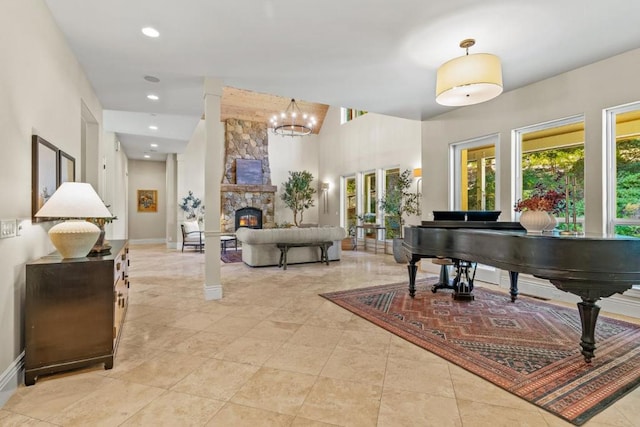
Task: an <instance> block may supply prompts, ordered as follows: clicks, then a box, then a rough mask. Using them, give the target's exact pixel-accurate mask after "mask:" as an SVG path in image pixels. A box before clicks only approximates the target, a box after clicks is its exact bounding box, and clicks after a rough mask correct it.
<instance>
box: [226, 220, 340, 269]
mask: <svg viewBox="0 0 640 427" xmlns="http://www.w3.org/2000/svg"><path fill="white" fill-rule="evenodd" d="M345 236H346V232H345V230H344V228H342V227H310V228H269V229H252V228H245V227H242V228H239V229H238V230H236V238H237V239H238V240H239V241H240V242H242V261H244V263H245V264H247V265H249V266H251V267H261V266H267V265H278V263H279V261H280V249H278V247H277V246H276V245H277V244H278V243H316V242H333V245H331V247H329V250H328V251H327V256H328V259H329V261H336V260H339V259H340V255H341V253H342V248H341V245H340V242H341V240H342V239H343V238H344V237H345ZM318 261H320V249H319V248H318V247H292V248H289V251H288V252H287V264H299V263H303V262H318Z"/></svg>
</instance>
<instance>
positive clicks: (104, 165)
mask: <svg viewBox="0 0 640 427" xmlns="http://www.w3.org/2000/svg"><path fill="white" fill-rule="evenodd" d="M101 145H102V150H101V152H102V156H101V165H100V168H101V176H100V180H101V181H104V183H103V184H102V185H101V187H103V188H104V191H103V192H102V194H101V196H102V200H103V201H104V202H105V204H106V205H107V206H109V210H110V211H111V213H112V214H113V215H115V216H116V217H117V219H116V220H115V221H113V222H112V223H110V224H108V225H107V226H106V227H105V232H106V238H107V239H109V240H114V239H126V238H127V236H128V227H127V218H128V212H127V199H128V196H129V195H128V186H127V184H128V180H127V174H128V159H127V155H126V154H125V152H124V150H123V149H122V148H121V146H120V143H119V141H118V138H117V137H116V135H115V134H114V133H113V132H104V135H103V138H102V144H101Z"/></svg>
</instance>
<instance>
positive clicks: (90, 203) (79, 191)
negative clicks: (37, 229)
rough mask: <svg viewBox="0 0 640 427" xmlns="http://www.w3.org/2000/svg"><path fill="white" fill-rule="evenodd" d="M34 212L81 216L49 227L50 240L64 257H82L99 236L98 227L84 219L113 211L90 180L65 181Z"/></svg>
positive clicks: (101, 216)
mask: <svg viewBox="0 0 640 427" xmlns="http://www.w3.org/2000/svg"><path fill="white" fill-rule="evenodd" d="M35 216H36V217H39V218H82V220H70V221H66V222H62V223H60V224H56V225H54V226H53V227H51V229H50V230H49V238H50V239H51V243H53V246H55V247H56V249H57V250H58V252H59V253H60V255H62V257H63V258H82V257H85V256H87V254H88V253H89V251H91V249H92V248H93V245H94V244H95V243H96V241H97V240H98V237H99V236H100V228H98V226H97V225H95V224H93V223H91V222H88V221H85V220H84V219H86V218H111V217H112V216H113V215H112V214H111V212H109V209H107V207H106V206H105V205H104V203H103V202H102V200H101V199H100V196H98V194H97V193H96V192H95V190H94V189H93V187H92V186H91V184H87V183H83V182H65V183H63V184H62V185H61V186H60V187H58V189H57V190H56V192H55V193H53V195H52V196H51V198H50V199H49V200H48V201H47V203H45V204H44V206H42V208H40V210H39V211H38V212H37V213H36V215H35Z"/></svg>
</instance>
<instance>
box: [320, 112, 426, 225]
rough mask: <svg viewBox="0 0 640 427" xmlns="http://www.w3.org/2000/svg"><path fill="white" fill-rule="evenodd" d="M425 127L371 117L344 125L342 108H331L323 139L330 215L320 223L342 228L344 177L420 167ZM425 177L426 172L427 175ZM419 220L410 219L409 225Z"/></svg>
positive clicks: (323, 179)
mask: <svg viewBox="0 0 640 427" xmlns="http://www.w3.org/2000/svg"><path fill="white" fill-rule="evenodd" d="M420 132H421V123H420V122H419V121H415V120H407V119H399V118H396V117H389V116H383V115H380V114H375V113H367V114H365V115H363V116H360V117H358V118H356V119H354V120H352V121H349V122H347V123H345V124H340V108H339V107H330V108H329V111H328V112H327V116H326V117H325V120H324V124H323V125H322V130H321V131H320V138H319V142H318V144H319V150H318V151H319V179H320V181H321V182H329V184H330V190H329V213H326V214H325V213H322V210H321V213H320V215H319V216H320V222H321V223H322V224H327V225H340V177H341V176H347V175H353V174H354V173H356V172H363V171H368V170H372V169H379V168H383V169H386V168H391V167H399V168H400V170H401V171H403V170H405V169H410V170H413V169H414V168H417V167H420V149H421V139H420ZM423 173H424V172H423ZM418 221H419V218H416V217H408V218H407V224H415V223H417V222H418Z"/></svg>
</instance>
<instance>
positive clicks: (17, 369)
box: [0, 351, 24, 408]
mask: <svg viewBox="0 0 640 427" xmlns="http://www.w3.org/2000/svg"><path fill="white" fill-rule="evenodd" d="M23 371H24V351H23V352H22V353H20V355H19V356H18V358H17V359H16V360H14V361H13V362H12V363H11V365H9V367H8V368H7V369H6V370H5V371H4V372H3V373H2V375H1V376H0V408H2V407H3V406H4V404H5V403H7V402H8V401H9V399H10V398H11V396H12V395H13V393H15V391H16V390H17V389H18V386H19V385H20V384H22V373H23Z"/></svg>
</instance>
